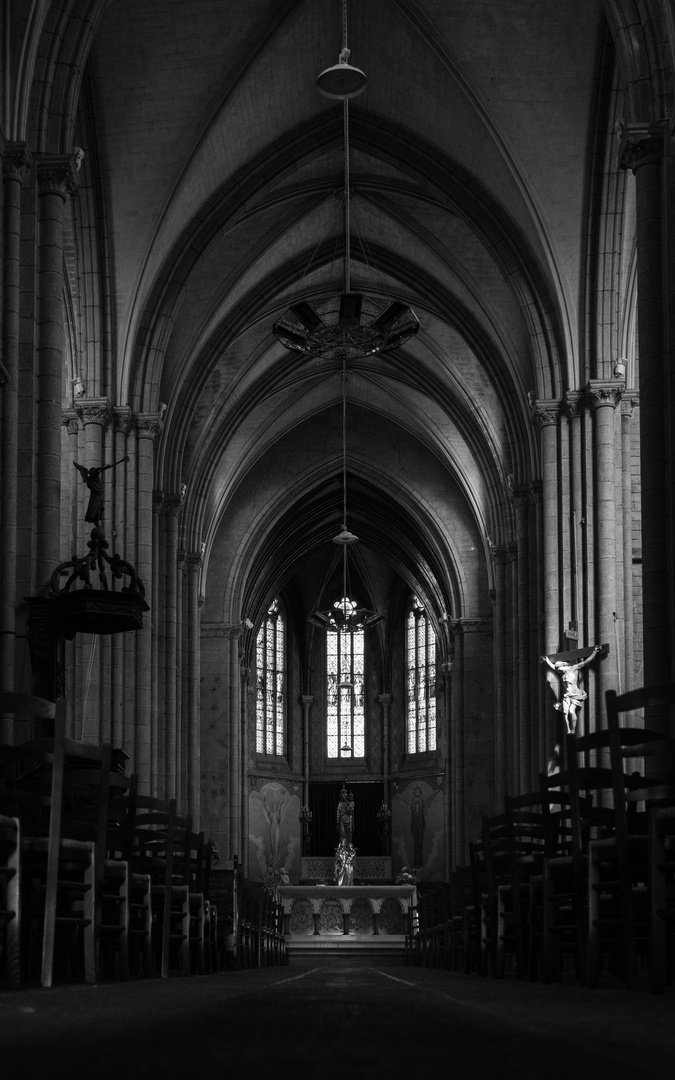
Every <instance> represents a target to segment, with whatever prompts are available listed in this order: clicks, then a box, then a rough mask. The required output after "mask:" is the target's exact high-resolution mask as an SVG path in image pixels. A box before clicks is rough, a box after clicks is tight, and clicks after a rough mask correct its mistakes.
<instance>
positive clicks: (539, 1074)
mask: <svg viewBox="0 0 675 1080" xmlns="http://www.w3.org/2000/svg"><path fill="white" fill-rule="evenodd" d="M233 1069H234V1070H236V1071H235V1072H234V1074H233V1072H232V1070H233ZM440 1069H442V1070H443V1074H442V1075H443V1076H445V1075H451V1074H453V1075H454V1076H456V1077H457V1078H458V1080H459V1078H462V1080H469V1078H470V1080H473V1078H476V1080H484V1078H491V1077H495V1078H497V1077H499V1078H500V1080H502V1078H503V1080H510V1078H514V1080H515V1078H518V1080H530V1078H532V1080H535V1078H536V1080H591V1078H593V1080H603V1078H604V1077H617V1078H623V1077H626V1078H630V1080H647V1078H649V1080H670V1078H671V1077H673V1076H674V1075H675V991H672V990H671V991H670V992H668V993H666V994H665V995H664V996H663V997H659V998H655V997H652V996H650V994H649V993H648V992H647V991H646V990H645V991H642V990H641V991H638V992H637V993H634V994H630V993H628V992H627V991H626V990H624V989H623V988H622V987H621V986H620V985H617V986H615V987H614V986H612V987H607V988H601V989H600V990H585V989H581V988H579V987H577V986H571V985H564V984H561V985H553V986H541V985H539V984H530V983H527V982H525V983H523V982H518V981H516V980H514V979H506V980H504V981H497V980H492V979H481V978H480V977H479V976H477V975H470V976H466V975H460V974H457V973H453V972H446V971H428V970H424V969H419V968H408V967H404V966H402V965H400V964H399V963H398V961H397V960H392V959H384V958H383V960H382V961H381V962H378V963H374V962H373V961H372V960H370V959H368V960H361V961H357V960H355V959H354V958H353V957H346V958H345V959H337V958H334V957H331V958H326V959H323V958H319V959H318V960H316V959H312V958H304V959H303V960H296V961H294V962H293V963H292V964H291V965H289V966H287V967H283V968H267V969H262V970H254V971H245V972H226V973H224V974H221V975H212V976H207V977H205V978H187V979H181V978H175V979H170V980H168V981H161V980H146V981H136V982H132V983H128V984H126V985H125V984H121V983H111V984H102V985H100V986H97V987H84V986H80V985H78V986H61V987H56V988H54V989H52V990H22V991H18V992H3V993H0V1074H1V1075H2V1077H3V1080H38V1078H40V1080H42V1078H43V1077H54V1078H56V1077H59V1078H60V1077H61V1076H63V1077H71V1078H74V1080H77V1078H79V1077H85V1076H86V1077H93V1078H95V1080H112V1078H115V1080H141V1078H146V1077H147V1078H148V1080H156V1078H158V1077H161V1078H168V1080H171V1078H173V1077H179V1076H180V1077H187V1076H189V1077H194V1078H195V1080H200V1078H206V1080H210V1078H212V1077H213V1078H216V1077H217V1078H218V1080H226V1078H229V1077H231V1076H232V1075H235V1076H240V1075H242V1074H243V1073H245V1072H249V1071H250V1073H251V1074H252V1075H255V1076H257V1077H261V1076H264V1077H266V1078H267V1077H269V1080H285V1078H286V1077H288V1078H290V1077H299V1078H301V1080H304V1078H310V1077H311V1078H313V1080H324V1078H325V1080H333V1078H334V1077H338V1076H339V1077H344V1078H349V1080H351V1078H361V1077H366V1076H375V1077H380V1076H382V1077H384V1076H395V1075H399V1074H401V1073H405V1074H406V1075H408V1076H419V1075H420V1074H421V1073H423V1072H427V1071H428V1070H434V1071H435V1070H440Z"/></svg>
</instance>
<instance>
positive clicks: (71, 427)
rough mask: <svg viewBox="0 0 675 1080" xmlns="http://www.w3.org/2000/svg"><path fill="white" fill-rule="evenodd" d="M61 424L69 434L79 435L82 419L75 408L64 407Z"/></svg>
mask: <svg viewBox="0 0 675 1080" xmlns="http://www.w3.org/2000/svg"><path fill="white" fill-rule="evenodd" d="M61 424H62V425H63V427H64V428H65V429H66V431H67V432H68V434H69V435H77V433H78V431H79V430H80V421H79V420H78V418H77V412H76V411H75V409H64V410H63V412H62V413H61Z"/></svg>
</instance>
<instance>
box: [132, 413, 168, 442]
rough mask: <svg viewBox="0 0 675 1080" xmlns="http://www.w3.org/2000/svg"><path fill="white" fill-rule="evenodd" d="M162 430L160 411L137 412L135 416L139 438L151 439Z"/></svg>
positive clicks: (162, 422)
mask: <svg viewBox="0 0 675 1080" xmlns="http://www.w3.org/2000/svg"><path fill="white" fill-rule="evenodd" d="M163 430H164V421H163V420H162V417H161V414H160V413H139V414H138V416H137V417H136V431H137V432H138V437H139V439H152V440H153V441H154V440H155V439H156V438H157V436H158V435H161V434H162V431H163Z"/></svg>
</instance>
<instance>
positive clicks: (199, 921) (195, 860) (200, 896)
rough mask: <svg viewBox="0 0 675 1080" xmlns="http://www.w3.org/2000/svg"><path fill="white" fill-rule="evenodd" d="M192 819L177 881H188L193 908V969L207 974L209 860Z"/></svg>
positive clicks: (191, 909)
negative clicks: (207, 878) (206, 889)
mask: <svg viewBox="0 0 675 1080" xmlns="http://www.w3.org/2000/svg"><path fill="white" fill-rule="evenodd" d="M191 824H192V822H191V819H190V818H189V817H188V818H187V819H186V821H185V829H184V839H183V844H184V854H183V859H182V862H179V864H178V875H177V881H178V883H182V884H184V885H187V888H188V898H189V912H190V922H189V925H190V932H189V952H190V971H191V972H193V973H195V974H197V975H205V974H206V917H207V904H206V899H205V895H204V886H205V884H206V879H205V873H206V860H207V857H208V852H207V847H206V842H205V840H204V833H203V832H199V833H196V832H193V831H192V829H191Z"/></svg>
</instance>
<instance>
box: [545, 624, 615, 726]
mask: <svg viewBox="0 0 675 1080" xmlns="http://www.w3.org/2000/svg"><path fill="white" fill-rule="evenodd" d="M602 647H603V646H602V645H595V646H594V647H593V649H592V651H591V652H590V653H589V655H588V656H587V657H585V658H584V659H583V660H578V661H577V662H576V663H574V664H568V663H567V661H565V660H556V661H555V662H554V661H553V660H551V659H550V657H548V656H542V658H541V663H542V664H546V665H547V666H548V667H549V668H550V670H551V671H552V672H554V673H555V674H556V675H557V676H558V677H559V678H560V680H561V681H562V699H561V700H560V701H558V702H556V704H555V708H556V709H560V710H562V714H563V716H564V717H565V723H566V725H567V731H568V732H569V733H572V732H574V731H575V730H576V726H577V718H578V714H579V709H580V708H581V705H582V702H584V701H585V700H586V698H587V697H588V694H587V693H586V692H585V690H582V689H581V687H580V686H579V672H580V670H581V668H584V667H587V666H588V664H590V662H591V660H594V659H595V657H596V656H597V655H598V653H599V652H600V650H601V649H602Z"/></svg>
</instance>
